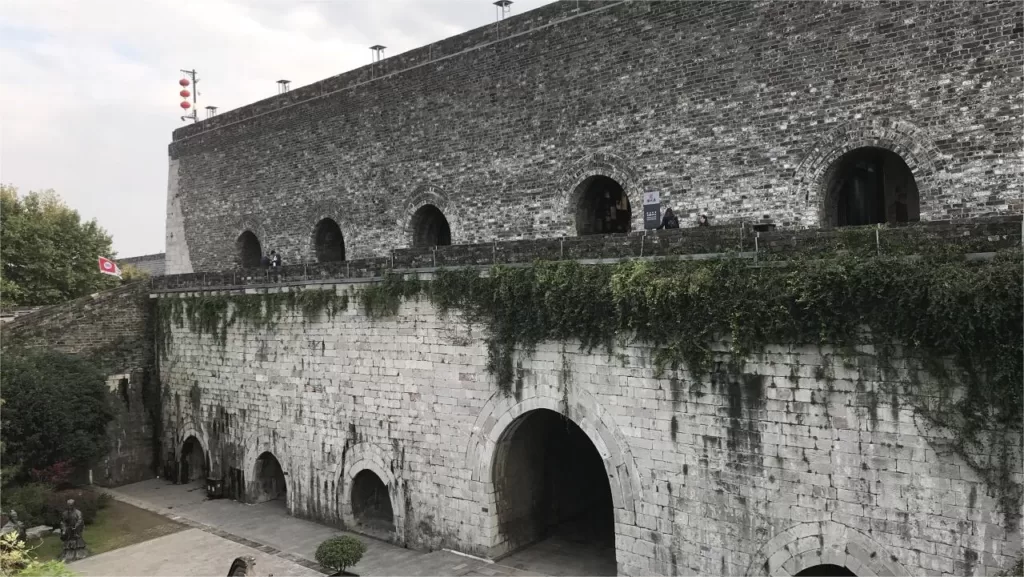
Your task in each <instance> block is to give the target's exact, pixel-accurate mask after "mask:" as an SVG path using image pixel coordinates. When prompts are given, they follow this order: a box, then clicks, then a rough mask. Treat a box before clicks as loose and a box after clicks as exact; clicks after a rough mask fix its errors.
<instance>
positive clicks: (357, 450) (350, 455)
mask: <svg viewBox="0 0 1024 577" xmlns="http://www.w3.org/2000/svg"><path fill="white" fill-rule="evenodd" d="M344 454H345V458H344V460H343V463H339V464H338V465H337V466H336V470H335V478H337V479H339V487H338V492H339V498H340V500H341V506H340V510H341V511H340V512H341V519H342V521H343V522H344V523H345V526H346V527H351V528H356V527H357V526H358V525H359V523H358V520H357V519H356V516H355V513H354V511H353V508H352V488H353V485H354V482H355V479H356V476H357V475H359V473H361V472H363V471H370V472H372V473H373V474H374V475H376V476H377V478H379V479H380V480H381V482H382V483H384V485H385V486H386V487H387V490H388V495H389V496H390V498H391V511H392V512H393V514H394V535H390V536H387V537H389V540H392V541H394V542H396V543H398V544H403V543H404V542H405V494H404V492H403V491H402V490H401V486H400V484H399V479H398V476H396V475H395V472H394V470H393V469H394V464H395V462H394V461H395V460H394V458H393V457H391V456H390V455H389V452H388V450H387V449H385V448H383V447H381V446H380V445H377V444H375V443H370V442H363V443H356V444H354V445H351V446H349V447H348V448H347V449H346V450H345V453H344ZM342 464H344V470H342Z"/></svg>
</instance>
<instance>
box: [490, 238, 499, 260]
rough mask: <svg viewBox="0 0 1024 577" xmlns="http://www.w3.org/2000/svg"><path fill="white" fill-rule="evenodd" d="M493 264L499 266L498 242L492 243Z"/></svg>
mask: <svg viewBox="0 0 1024 577" xmlns="http://www.w3.org/2000/svg"><path fill="white" fill-rule="evenodd" d="M491 264H498V241H496V240H495V241H491Z"/></svg>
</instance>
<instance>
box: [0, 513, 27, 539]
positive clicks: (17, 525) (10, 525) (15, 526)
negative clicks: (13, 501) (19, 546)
mask: <svg viewBox="0 0 1024 577" xmlns="http://www.w3.org/2000/svg"><path fill="white" fill-rule="evenodd" d="M7 517H8V519H7V523H5V524H4V526H3V528H2V529H0V535H6V534H8V533H14V534H16V535H17V536H18V541H20V542H22V543H25V542H26V541H27V540H28V534H27V533H26V532H25V524H24V523H22V522H20V521H18V513H17V512H15V510H14V509H11V512H10V513H8V514H7Z"/></svg>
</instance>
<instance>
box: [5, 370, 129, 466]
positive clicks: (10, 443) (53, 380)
mask: <svg viewBox="0 0 1024 577" xmlns="http://www.w3.org/2000/svg"><path fill="white" fill-rule="evenodd" d="M0 389H2V390H3V395H4V397H3V398H4V418H3V420H2V421H0V436H2V439H3V450H4V460H5V462H9V463H20V464H21V465H22V466H23V467H24V469H25V470H26V471H29V470H32V469H45V468H47V467H50V466H51V465H53V464H54V463H60V462H62V461H69V462H70V463H71V464H73V465H79V464H83V465H84V464H86V463H89V462H90V461H92V460H94V459H96V458H98V457H100V456H102V455H103V454H104V453H106V451H107V446H108V441H107V423H108V422H110V419H111V417H112V415H113V413H112V412H111V409H110V406H109V404H108V397H109V395H110V393H109V392H108V390H107V385H106V375H105V374H104V373H103V371H101V370H100V369H99V368H98V367H97V366H96V365H95V364H94V363H92V362H90V361H87V360H85V359H82V358H79V357H75V356H72V355H66V354H63V353H59V352H56V351H42V352H39V351H13V350H12V351H7V350H5V351H4V367H3V371H0Z"/></svg>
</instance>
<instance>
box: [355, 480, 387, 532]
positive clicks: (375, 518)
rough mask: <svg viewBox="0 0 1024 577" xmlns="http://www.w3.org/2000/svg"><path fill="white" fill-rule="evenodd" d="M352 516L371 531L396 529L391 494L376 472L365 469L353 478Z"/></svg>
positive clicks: (365, 528)
mask: <svg viewBox="0 0 1024 577" xmlns="http://www.w3.org/2000/svg"><path fill="white" fill-rule="evenodd" d="M352 516H353V517H355V519H356V523H358V524H359V526H360V527H359V528H360V529H362V530H364V531H367V532H370V533H385V534H390V533H393V532H394V531H395V513H394V511H393V510H392V509H391V495H390V494H389V493H388V488H387V486H386V485H385V484H384V482H383V481H381V480H380V477H378V476H377V474H376V473H374V472H373V471H370V470H369V469H363V470H362V471H360V472H359V474H357V475H356V476H355V478H354V479H352Z"/></svg>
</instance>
